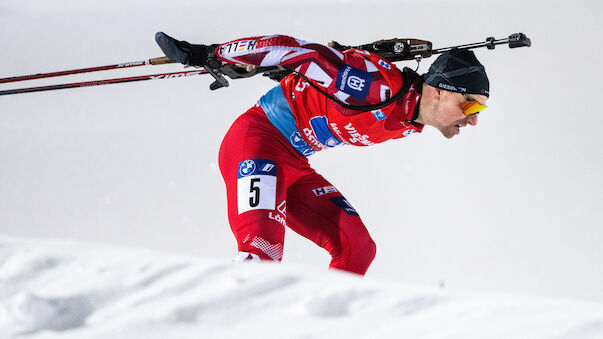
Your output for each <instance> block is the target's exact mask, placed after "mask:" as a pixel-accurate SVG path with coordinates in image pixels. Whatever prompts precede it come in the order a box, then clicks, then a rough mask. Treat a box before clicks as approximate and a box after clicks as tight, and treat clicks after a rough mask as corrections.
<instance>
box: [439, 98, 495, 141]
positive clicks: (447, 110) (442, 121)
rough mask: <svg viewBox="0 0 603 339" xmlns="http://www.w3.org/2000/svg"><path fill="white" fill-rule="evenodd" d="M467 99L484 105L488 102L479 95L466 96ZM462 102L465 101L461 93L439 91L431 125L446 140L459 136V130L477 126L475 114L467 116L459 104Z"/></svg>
mask: <svg viewBox="0 0 603 339" xmlns="http://www.w3.org/2000/svg"><path fill="white" fill-rule="evenodd" d="M467 97H469V98H470V99H475V100H477V101H478V102H479V103H481V104H484V105H485V104H486V101H487V100H488V97H486V96H485V95H479V94H467ZM464 101H467V100H466V99H465V97H464V96H463V95H462V94H461V93H456V92H449V91H444V90H440V100H439V102H438V108H437V109H436V113H435V116H434V121H433V125H434V127H436V128H437V129H438V130H439V131H440V132H442V134H443V135H444V136H445V137H446V138H448V139H450V138H452V137H453V136H455V135H457V134H459V133H460V132H461V128H463V127H465V126H467V125H472V126H475V125H477V114H473V115H469V116H467V115H465V113H464V112H463V110H462V109H461V106H460V104H461V102H464Z"/></svg>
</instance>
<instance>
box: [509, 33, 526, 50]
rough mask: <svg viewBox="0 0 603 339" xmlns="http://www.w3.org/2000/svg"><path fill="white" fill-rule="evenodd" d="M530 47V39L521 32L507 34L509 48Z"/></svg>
mask: <svg viewBox="0 0 603 339" xmlns="http://www.w3.org/2000/svg"><path fill="white" fill-rule="evenodd" d="M524 46H525V47H530V46H532V41H531V40H530V38H528V37H527V36H526V35H525V34H523V33H515V34H511V35H509V48H516V47H524Z"/></svg>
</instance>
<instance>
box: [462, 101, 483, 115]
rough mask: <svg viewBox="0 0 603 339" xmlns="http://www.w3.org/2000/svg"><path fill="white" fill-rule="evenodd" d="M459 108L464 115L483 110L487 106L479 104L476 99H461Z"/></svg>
mask: <svg viewBox="0 0 603 339" xmlns="http://www.w3.org/2000/svg"><path fill="white" fill-rule="evenodd" d="M460 105H461V109H462V110H463V112H464V113H465V115H472V114H476V113H479V112H481V111H483V110H484V109H485V108H486V107H487V106H486V105H482V104H480V103H479V102H478V101H476V100H471V101H463V102H461V104H460Z"/></svg>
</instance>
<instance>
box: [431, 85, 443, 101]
mask: <svg viewBox="0 0 603 339" xmlns="http://www.w3.org/2000/svg"><path fill="white" fill-rule="evenodd" d="M434 89H435V91H433V99H434V100H435V101H440V99H441V98H442V90H441V89H439V88H435V87H434Z"/></svg>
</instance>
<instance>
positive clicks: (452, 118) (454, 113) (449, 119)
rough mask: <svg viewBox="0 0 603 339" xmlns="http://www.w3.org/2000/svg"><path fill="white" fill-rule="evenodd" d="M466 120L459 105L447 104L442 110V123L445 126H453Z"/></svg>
mask: <svg viewBox="0 0 603 339" xmlns="http://www.w3.org/2000/svg"><path fill="white" fill-rule="evenodd" d="M464 118H465V113H463V111H462V110H461V107H460V106H459V105H458V104H457V103H447V104H446V105H445V106H443V107H442V110H441V120H440V121H441V122H442V123H443V124H445V125H451V124H453V123H455V122H456V121H458V120H460V119H464Z"/></svg>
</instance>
